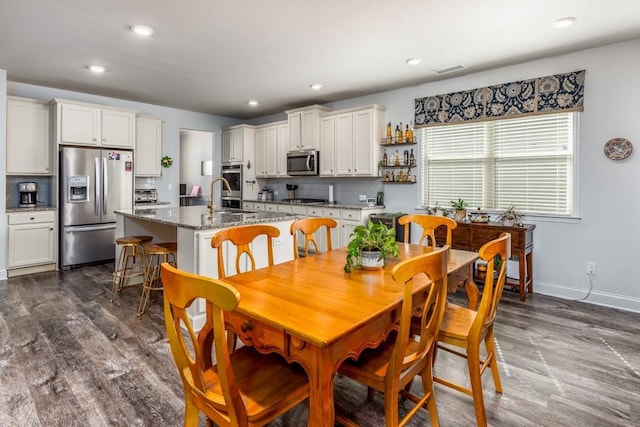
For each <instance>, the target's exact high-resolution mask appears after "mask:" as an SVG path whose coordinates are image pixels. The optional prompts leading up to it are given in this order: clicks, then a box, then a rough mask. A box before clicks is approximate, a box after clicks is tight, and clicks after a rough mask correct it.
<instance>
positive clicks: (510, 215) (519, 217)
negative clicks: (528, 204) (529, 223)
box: [496, 203, 525, 226]
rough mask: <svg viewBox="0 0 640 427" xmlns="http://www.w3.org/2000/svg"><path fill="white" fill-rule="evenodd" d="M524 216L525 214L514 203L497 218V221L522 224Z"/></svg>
mask: <svg viewBox="0 0 640 427" xmlns="http://www.w3.org/2000/svg"><path fill="white" fill-rule="evenodd" d="M524 217H525V215H524V214H523V213H522V212H520V211H519V210H517V209H516V205H515V204H513V203H512V204H510V205H509V207H508V208H507V209H505V210H504V211H503V212H502V213H501V214H500V215H499V216H498V218H496V222H502V224H503V225H506V226H512V225H514V224H515V225H521V224H522V221H523V220H524Z"/></svg>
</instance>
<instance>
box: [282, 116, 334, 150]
mask: <svg viewBox="0 0 640 427" xmlns="http://www.w3.org/2000/svg"><path fill="white" fill-rule="evenodd" d="M327 111H331V109H330V108H327V107H323V106H321V105H312V106H309V107H303V108H298V109H295V110H289V111H286V113H287V116H288V124H289V151H299V150H317V149H318V146H319V137H320V114H321V113H324V112H327Z"/></svg>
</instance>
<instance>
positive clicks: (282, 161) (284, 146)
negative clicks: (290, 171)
mask: <svg viewBox="0 0 640 427" xmlns="http://www.w3.org/2000/svg"><path fill="white" fill-rule="evenodd" d="M276 128H277V132H278V136H277V138H278V143H277V151H276V175H278V176H289V175H287V152H288V151H289V147H290V146H291V143H290V142H289V138H290V134H289V124H288V123H287V122H282V123H280V124H277V125H276Z"/></svg>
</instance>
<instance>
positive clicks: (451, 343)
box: [434, 233, 511, 426]
mask: <svg viewBox="0 0 640 427" xmlns="http://www.w3.org/2000/svg"><path fill="white" fill-rule="evenodd" d="M479 255H480V259H482V260H484V261H487V275H486V278H485V282H484V287H483V290H482V298H481V300H480V305H479V307H478V309H477V311H476V310H473V309H470V308H467V307H461V306H459V305H456V304H451V303H447V306H446V309H445V312H444V319H443V321H442V326H441V327H440V331H439V332H438V344H437V348H438V349H441V350H444V351H447V352H449V353H452V354H455V355H456V356H460V357H463V358H465V359H467V367H468V370H469V378H470V380H471V388H468V387H465V386H463V385H460V384H456V383H454V382H452V381H449V380H446V379H443V378H441V377H434V381H436V382H438V383H440V384H443V385H445V386H447V387H451V388H453V389H455V390H458V391H461V392H463V393H465V394H468V395H470V396H472V397H473V406H474V408H475V412H476V421H477V423H478V426H486V425H487V416H486V413H485V409H484V398H483V395H482V381H481V377H482V374H483V373H484V371H485V370H486V368H487V367H490V368H491V373H492V374H493V383H494V385H495V388H496V392H498V393H502V384H501V382H500V373H499V372H498V360H497V357H496V349H495V345H494V342H493V341H494V340H493V322H494V320H495V317H496V309H497V308H498V303H499V302H500V298H501V297H502V290H503V288H504V283H505V280H506V277H507V273H506V271H507V260H508V259H509V256H510V255H511V235H510V234H509V233H502V234H501V235H500V237H499V238H497V239H495V240H492V241H490V242H488V243H486V244H484V245H483V246H482V248H480V252H479ZM497 257H500V259H501V260H502V263H501V264H500V270H499V272H498V275H497V278H495V273H494V263H495V260H496V258H497ZM494 278H495V279H494ZM483 341H484V345H485V348H486V350H487V356H486V357H485V358H484V360H482V359H481V358H480V345H481V343H482V342H483ZM456 347H459V348H462V349H464V350H465V352H464V353H462V352H460V351H458V350H456Z"/></svg>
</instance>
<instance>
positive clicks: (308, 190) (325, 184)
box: [258, 177, 383, 205]
mask: <svg viewBox="0 0 640 427" xmlns="http://www.w3.org/2000/svg"><path fill="white" fill-rule="evenodd" d="M287 184H296V185H297V186H298V189H297V190H296V197H297V198H309V199H325V200H328V199H329V186H330V185H333V199H334V202H336V203H345V204H350V205H353V204H359V203H362V204H366V202H361V201H360V200H359V198H358V196H359V195H361V194H364V195H366V196H367V197H368V198H373V199H375V197H376V193H377V192H378V191H383V185H382V183H381V182H380V178H344V179H340V178H316V177H314V178H298V177H296V178H283V179H268V180H267V179H258V185H259V188H260V189H262V188H264V187H265V186H267V187H269V188H270V189H272V190H273V191H274V192H278V194H277V195H276V194H274V200H282V199H286V198H288V197H289V196H288V194H287V187H286V185H287Z"/></svg>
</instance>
